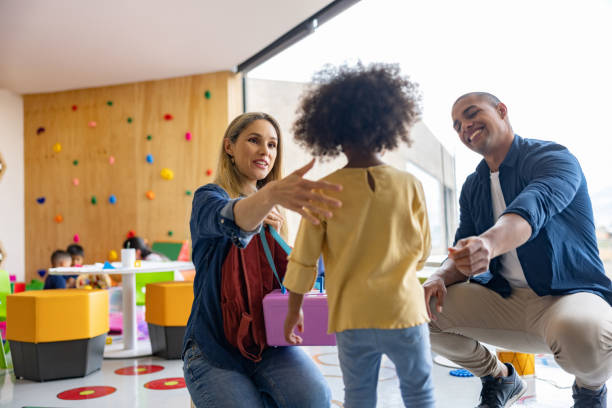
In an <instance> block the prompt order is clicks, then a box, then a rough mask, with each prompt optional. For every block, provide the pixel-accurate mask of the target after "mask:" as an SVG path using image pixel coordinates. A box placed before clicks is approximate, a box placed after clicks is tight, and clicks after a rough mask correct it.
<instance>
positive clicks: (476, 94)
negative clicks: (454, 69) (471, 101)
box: [453, 92, 501, 107]
mask: <svg viewBox="0 0 612 408" xmlns="http://www.w3.org/2000/svg"><path fill="white" fill-rule="evenodd" d="M472 96H474V97H477V98H481V99H482V100H484V101H487V102H488V103H490V104H491V105H492V106H494V107H496V106H497V105H498V104H499V103H500V102H501V101H500V100H499V98H498V97H497V96H495V95H493V94H490V93H488V92H469V93H466V94H463V95H461V96H460V97H458V98H457V100H456V101H455V103H453V106H455V105H456V104H457V102H459V101H460V100H462V99H464V98H467V97H472Z"/></svg>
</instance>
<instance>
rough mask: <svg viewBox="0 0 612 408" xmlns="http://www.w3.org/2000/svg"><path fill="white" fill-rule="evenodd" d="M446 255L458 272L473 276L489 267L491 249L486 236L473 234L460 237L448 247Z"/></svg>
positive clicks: (491, 256)
mask: <svg viewBox="0 0 612 408" xmlns="http://www.w3.org/2000/svg"><path fill="white" fill-rule="evenodd" d="M448 257H449V258H451V259H452V260H453V262H454V263H455V267H456V268H457V269H458V270H459V272H461V273H462V274H464V275H465V276H473V275H477V274H479V273H483V272H486V271H487V269H489V262H491V259H492V258H493V250H492V248H491V243H490V242H489V240H488V239H487V238H484V237H482V236H477V237H476V236H474V237H468V238H464V239H461V240H459V241H457V244H456V245H455V246H454V247H450V248H448Z"/></svg>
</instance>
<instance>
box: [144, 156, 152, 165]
mask: <svg viewBox="0 0 612 408" xmlns="http://www.w3.org/2000/svg"><path fill="white" fill-rule="evenodd" d="M145 160H146V161H147V163H149V164H152V163H153V155H152V154H147V157H145Z"/></svg>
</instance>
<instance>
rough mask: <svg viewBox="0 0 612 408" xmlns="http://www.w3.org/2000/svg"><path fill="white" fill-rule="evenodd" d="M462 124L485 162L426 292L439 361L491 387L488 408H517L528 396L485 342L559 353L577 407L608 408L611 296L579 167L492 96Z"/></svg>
mask: <svg viewBox="0 0 612 408" xmlns="http://www.w3.org/2000/svg"><path fill="white" fill-rule="evenodd" d="M452 118H453V127H454V128H455V130H456V131H457V133H458V134H459V138H460V139H461V141H462V142H463V144H465V145H466V146H467V147H468V148H469V149H471V150H473V151H475V152H477V153H479V154H480V155H482V156H483V158H484V160H483V161H482V162H481V163H480V164H479V165H478V167H477V168H476V171H475V172H474V173H472V174H471V175H470V176H469V177H468V178H467V180H466V181H465V184H464V185H463V188H462V191H461V196H460V200H459V202H460V210H461V211H460V221H459V228H458V229H457V232H456V235H455V244H454V246H453V247H451V248H449V256H448V259H446V260H445V262H444V263H443V264H442V266H441V267H440V268H439V269H438V271H436V273H434V274H433V275H432V276H431V277H430V278H429V279H428V280H427V281H426V282H425V283H424V289H425V300H426V303H427V305H428V307H429V309H428V311H429V314H430V317H431V318H432V322H431V323H430V330H431V344H432V348H433V350H434V351H435V352H437V353H438V354H441V355H442V356H444V357H446V358H448V359H450V360H452V361H454V362H455V363H457V364H459V365H461V366H463V367H465V368H466V369H468V370H470V371H471V372H472V373H474V374H475V375H477V376H479V377H481V380H482V391H481V394H480V405H478V406H479V407H483V408H484V407H488V408H493V407H507V406H510V405H512V403H513V402H515V401H516V400H518V399H519V398H520V396H521V395H523V393H524V392H525V384H524V383H523V381H522V380H521V379H520V378H519V377H518V376H517V374H516V371H515V370H514V367H512V365H511V364H501V363H500V362H499V361H498V360H497V358H496V357H495V355H493V354H492V353H491V352H489V350H487V348H485V347H484V346H483V345H482V344H481V343H480V342H481V341H482V342H484V343H488V344H492V345H496V346H500V347H503V348H507V349H510V350H514V351H524V352H539V353H552V354H553V355H554V357H555V360H556V362H557V363H558V364H559V366H561V368H563V369H564V370H565V371H567V372H569V373H571V374H573V375H574V376H575V382H574V386H573V387H572V391H573V398H574V407H576V408H579V407H589V408H593V407H606V398H607V389H606V386H605V382H606V380H607V379H608V378H609V376H610V368H611V366H612V359H611V356H612V352H611V350H612V308H611V307H610V304H611V302H612V287H611V283H610V280H609V279H608V278H607V277H606V275H605V272H604V268H603V265H602V262H601V260H600V258H599V251H598V248H597V241H596V238H595V227H594V223H593V211H592V208H591V202H590V198H589V195H588V191H587V186H586V180H585V178H584V175H583V174H582V170H581V168H580V165H579V164H578V161H577V160H576V158H575V157H574V156H573V155H572V154H571V153H569V151H568V150H567V149H566V148H564V147H563V146H560V145H558V144H555V143H552V142H545V141H541V140H535V139H523V138H521V137H520V136H518V135H515V134H514V132H513V130H512V127H511V125H510V121H509V119H508V108H507V107H506V105H504V104H503V103H501V102H500V101H499V99H497V98H496V97H495V96H493V95H491V94H488V93H484V92H473V93H469V94H466V95H463V96H461V97H460V98H459V99H457V101H456V102H455V103H454V105H453V109H452Z"/></svg>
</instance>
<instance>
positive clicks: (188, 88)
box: [23, 72, 242, 280]
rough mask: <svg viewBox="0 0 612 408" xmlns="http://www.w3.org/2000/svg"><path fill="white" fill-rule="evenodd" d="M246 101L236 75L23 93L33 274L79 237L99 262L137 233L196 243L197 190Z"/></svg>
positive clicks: (209, 174) (28, 232)
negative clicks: (192, 235) (192, 223)
mask: <svg viewBox="0 0 612 408" xmlns="http://www.w3.org/2000/svg"><path fill="white" fill-rule="evenodd" d="M241 98H242V89H241V79H240V77H239V76H236V75H234V74H231V73H229V72H219V73H212V74H205V75H196V76H189V77H182V78H174V79H167V80H160V81H150V82H140V83H134V84H127V85H119V86H111V87H103V88H92V89H84V90H75V91H66V92H58V93H51V94H38V95H26V96H24V98H23V99H24V120H25V126H24V140H25V146H24V147H25V202H26V208H25V211H26V213H25V217H26V279H28V280H29V279H31V278H34V277H38V273H37V272H38V271H39V270H42V269H46V268H48V267H49V266H50V260H49V258H50V256H51V253H52V252H53V251H54V250H55V249H65V248H66V247H67V246H68V245H69V244H71V243H73V242H78V243H79V244H80V245H82V246H83V247H84V249H85V262H86V263H92V262H99V261H105V260H114V259H113V258H114V257H115V256H116V254H117V253H120V248H121V244H122V242H123V240H124V239H125V238H126V235H127V234H128V232H130V231H132V232H134V233H136V234H137V235H139V236H142V237H144V238H147V239H148V240H149V242H153V241H157V240H177V241H180V240H185V239H189V216H190V209H191V200H192V197H193V192H194V191H195V190H196V189H197V187H198V186H200V185H202V184H206V183H208V182H210V181H212V179H213V177H214V171H215V170H216V161H217V155H218V154H219V149H220V144H221V139H222V137H223V132H224V131H225V128H226V126H227V124H228V123H229V121H230V120H231V119H232V118H233V117H234V116H236V115H237V114H239V113H240V112H241V111H242V99H241Z"/></svg>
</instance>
